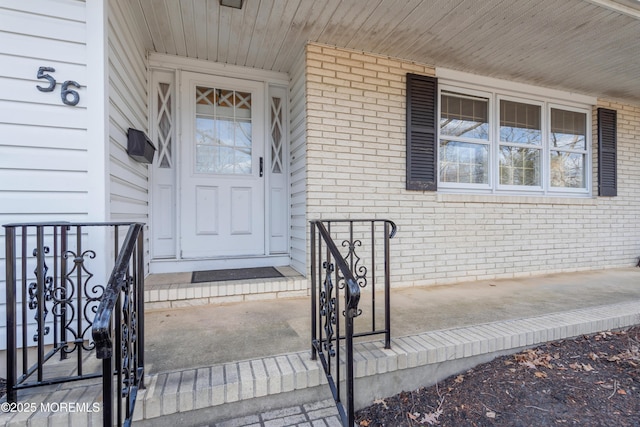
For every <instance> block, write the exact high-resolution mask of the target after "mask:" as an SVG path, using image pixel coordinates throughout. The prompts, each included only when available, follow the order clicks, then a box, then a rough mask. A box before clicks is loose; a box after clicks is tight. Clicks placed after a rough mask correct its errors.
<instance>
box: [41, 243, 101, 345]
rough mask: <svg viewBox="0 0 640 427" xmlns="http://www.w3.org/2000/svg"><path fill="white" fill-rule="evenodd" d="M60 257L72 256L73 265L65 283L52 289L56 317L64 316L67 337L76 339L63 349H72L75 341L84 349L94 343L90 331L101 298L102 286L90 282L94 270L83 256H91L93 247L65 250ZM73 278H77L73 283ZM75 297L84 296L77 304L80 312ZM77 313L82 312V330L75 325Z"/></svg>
mask: <svg viewBox="0 0 640 427" xmlns="http://www.w3.org/2000/svg"><path fill="white" fill-rule="evenodd" d="M62 257H63V258H64V259H67V260H72V261H73V268H72V269H71V271H69V272H67V274H66V275H65V277H64V283H61V284H60V286H59V287H57V288H55V290H54V292H53V300H54V314H55V315H56V316H57V317H58V318H61V317H62V318H63V319H65V320H66V322H65V323H64V325H63V328H64V329H65V331H66V332H67V333H70V334H71V336H72V337H73V340H68V342H73V343H75V345H74V346H72V347H69V346H67V347H66V348H65V349H64V352H65V353H72V352H73V351H74V350H75V349H76V347H77V346H78V345H81V346H82V348H83V349H85V350H93V348H94V347H95V343H94V342H93V341H92V340H91V337H90V334H91V332H90V331H91V327H92V326H93V318H94V316H95V313H96V311H97V308H98V304H99V302H100V298H101V297H102V294H103V293H104V286H103V285H94V284H93V283H91V279H92V278H93V273H91V272H90V271H89V270H88V269H87V267H86V263H85V260H86V258H89V259H94V258H95V257H96V253H95V252H94V251H92V250H86V251H84V252H82V253H81V254H79V255H78V254H76V253H75V252H74V251H66V252H65V253H63V254H62ZM76 278H78V279H79V280H80V282H78V283H76V281H75V280H76ZM77 298H81V299H83V301H82V302H81V303H80V304H79V307H81V312H80V313H76V311H77V310H76V306H75V305H74V304H78V301H77ZM78 309H80V308H78ZM76 315H82V316H83V318H82V325H83V328H82V330H76V329H75V328H74V324H77V319H76Z"/></svg>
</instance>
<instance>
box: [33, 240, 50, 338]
mask: <svg viewBox="0 0 640 427" xmlns="http://www.w3.org/2000/svg"><path fill="white" fill-rule="evenodd" d="M48 253H49V247H48V246H43V247H42V250H41V254H40V256H41V257H42V258H44V256H45V255H46V254H48ZM33 256H34V257H36V258H37V257H38V248H35V249H34V250H33ZM42 265H43V267H42V271H38V267H36V269H35V270H33V274H35V276H36V281H35V282H31V283H29V289H28V293H29V308H30V309H31V310H36V314H35V316H34V319H35V320H36V322H37V321H38V319H39V317H40V316H42V324H44V323H45V322H46V319H47V314H49V310H48V309H47V301H51V299H52V298H53V289H52V287H53V277H51V276H47V272H48V271H49V267H47V263H46V262H44V261H43V262H42ZM41 275H42V277H43V281H44V293H43V298H44V301H39V300H38V282H37V279H38V278H39V277H40V276H41ZM38 307H41V308H40V309H39V310H38ZM39 331H40V330H39V329H36V333H35V334H34V335H33V341H34V342H38V335H39ZM49 331H50V328H49V326H45V327H44V329H43V330H42V335H48V334H49Z"/></svg>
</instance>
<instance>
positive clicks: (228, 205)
mask: <svg viewBox="0 0 640 427" xmlns="http://www.w3.org/2000/svg"><path fill="white" fill-rule="evenodd" d="M181 94H182V100H181V104H182V111H183V113H184V114H183V115H182V117H183V118H182V135H181V136H182V137H181V139H180V146H181V149H180V153H181V166H182V167H181V168H180V169H181V172H180V189H181V191H180V195H179V199H180V229H181V239H180V240H181V241H180V249H181V255H182V256H181V257H182V258H215V257H242V256H256V255H264V254H265V229H264V227H265V225H264V224H265V197H264V195H265V185H264V181H265V180H264V176H263V175H264V173H265V170H266V167H265V162H264V122H263V121H264V119H263V117H264V115H265V114H264V111H263V110H264V104H265V102H264V85H263V83H259V82H251V81H245V80H238V79H231V78H222V77H215V76H208V75H203V74H196V73H187V72H183V74H182V87H181Z"/></svg>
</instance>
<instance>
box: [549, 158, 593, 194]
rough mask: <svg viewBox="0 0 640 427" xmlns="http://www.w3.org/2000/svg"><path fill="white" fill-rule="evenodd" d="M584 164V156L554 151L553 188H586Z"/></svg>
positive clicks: (552, 162) (552, 160)
mask: <svg viewBox="0 0 640 427" xmlns="http://www.w3.org/2000/svg"><path fill="white" fill-rule="evenodd" d="M584 163H585V155H584V154H580V153H566V152H561V151H552V152H551V186H552V187H568V188H585V177H584V174H585V170H584Z"/></svg>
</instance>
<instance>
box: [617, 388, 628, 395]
mask: <svg viewBox="0 0 640 427" xmlns="http://www.w3.org/2000/svg"><path fill="white" fill-rule="evenodd" d="M618 394H627V392H626V391H624V390H623V389H620V390H618Z"/></svg>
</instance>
